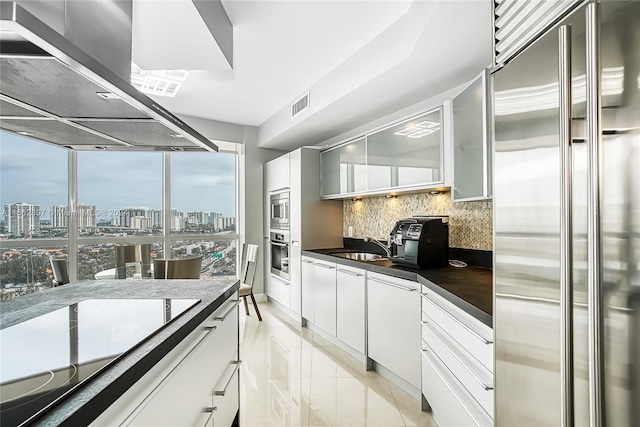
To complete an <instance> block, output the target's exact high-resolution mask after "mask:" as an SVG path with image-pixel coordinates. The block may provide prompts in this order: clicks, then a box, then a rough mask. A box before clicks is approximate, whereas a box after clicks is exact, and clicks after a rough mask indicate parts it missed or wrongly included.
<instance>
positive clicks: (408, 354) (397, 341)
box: [367, 273, 420, 388]
mask: <svg viewBox="0 0 640 427" xmlns="http://www.w3.org/2000/svg"><path fill="white" fill-rule="evenodd" d="M367 292H368V300H367V302H368V310H367V329H368V330H367V337H368V340H367V343H368V344H367V347H368V357H369V358H370V359H373V360H374V361H375V362H377V363H379V364H381V365H382V366H384V367H385V368H387V369H389V370H390V371H391V372H393V373H394V374H396V375H398V376H399V377H400V378H402V379H404V380H405V381H407V382H408V383H409V384H411V385H413V386H414V387H416V388H420V352H419V345H420V293H419V292H418V284H417V283H415V282H411V281H408V280H403V279H396V278H393V277H389V276H384V275H380V274H376V273H369V274H368V275H367Z"/></svg>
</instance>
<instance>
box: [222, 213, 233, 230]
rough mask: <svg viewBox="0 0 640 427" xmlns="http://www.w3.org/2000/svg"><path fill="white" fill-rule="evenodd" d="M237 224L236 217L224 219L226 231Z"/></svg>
mask: <svg viewBox="0 0 640 427" xmlns="http://www.w3.org/2000/svg"><path fill="white" fill-rule="evenodd" d="M235 223H236V217H234V216H225V217H223V218H222V228H223V229H226V228H229V227H231V226H233V225H234V224H235Z"/></svg>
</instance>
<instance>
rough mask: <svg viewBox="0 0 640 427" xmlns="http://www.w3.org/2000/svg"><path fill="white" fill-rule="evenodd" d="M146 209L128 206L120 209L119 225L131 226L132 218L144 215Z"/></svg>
mask: <svg viewBox="0 0 640 427" xmlns="http://www.w3.org/2000/svg"><path fill="white" fill-rule="evenodd" d="M146 211H147V209H146V208H139V207H128V208H126V209H122V210H121V211H120V227H126V228H132V226H131V223H132V218H133V217H136V216H145V213H146Z"/></svg>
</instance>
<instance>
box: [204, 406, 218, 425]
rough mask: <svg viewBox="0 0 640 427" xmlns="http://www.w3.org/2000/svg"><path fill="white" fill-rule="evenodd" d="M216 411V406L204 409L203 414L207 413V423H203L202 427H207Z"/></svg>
mask: <svg viewBox="0 0 640 427" xmlns="http://www.w3.org/2000/svg"><path fill="white" fill-rule="evenodd" d="M217 410H218V407H217V406H214V407H211V408H204V412H205V413H207V412H208V413H209V416H208V417H207V421H206V422H205V423H204V427H207V426H208V425H209V423H210V422H211V418H213V414H214V413H215V412H216V411H217Z"/></svg>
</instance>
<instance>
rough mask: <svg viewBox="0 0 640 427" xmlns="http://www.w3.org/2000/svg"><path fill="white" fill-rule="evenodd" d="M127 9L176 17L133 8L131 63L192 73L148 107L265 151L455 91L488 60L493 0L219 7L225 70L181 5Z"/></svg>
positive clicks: (232, 2) (227, 0)
mask: <svg viewBox="0 0 640 427" xmlns="http://www.w3.org/2000/svg"><path fill="white" fill-rule="evenodd" d="M136 1H137V2H140V1H143V2H144V4H145V5H147V6H146V9H147V10H149V7H148V6H149V4H151V3H159V4H161V6H160V7H158V8H157V9H156V10H157V11H159V10H161V9H163V10H165V9H167V8H168V7H169V5H170V4H173V5H174V7H175V6H176V5H179V6H180V9H179V10H181V12H180V13H171V12H166V11H165V12H163V13H155V14H154V13H150V12H144V8H140V7H139V6H134V34H133V35H134V49H133V55H134V57H133V60H134V62H137V60H136V57H138V58H140V59H139V60H142V61H143V62H146V63H152V64H153V65H154V66H155V67H157V68H166V69H171V68H172V67H173V68H175V66H176V65H177V64H180V65H188V66H189V68H190V69H192V71H191V73H190V75H189V77H188V79H187V81H186V82H185V83H184V84H183V86H182V88H181V89H180V92H179V93H178V94H177V95H176V97H175V98H154V99H156V101H157V102H159V103H161V104H162V105H163V106H164V107H165V108H167V109H168V110H169V111H171V112H173V113H174V114H177V115H189V116H194V117H200V118H205V119H211V120H217V121H222V122H229V123H236V124H242V125H252V126H260V145H261V146H263V147H268V148H281V149H289V148H295V146H300V145H303V144H310V143H317V142H320V141H322V140H324V139H327V138H330V137H332V136H335V135H337V134H338V133H340V132H344V131H346V130H348V129H349V127H350V126H351V127H355V126H358V125H361V124H363V123H366V122H367V121H370V120H372V119H375V118H377V117H379V116H380V115H381V114H389V113H391V112H393V111H394V110H393V109H399V108H402V107H405V106H407V105H410V104H412V103H416V102H419V101H420V100H423V99H426V98H429V97H430V96H433V95H435V94H437V93H440V92H444V91H445V90H448V89H450V88H452V87H455V86H457V85H459V84H460V83H463V82H464V81H467V80H469V79H471V78H472V77H473V76H474V75H476V74H477V73H479V72H480V70H481V69H482V68H483V67H484V66H487V65H489V63H490V61H491V7H490V1H491V0H433V1H420V0H415V1H403V0H386V1H369V0H359V1H330V0H324V1H322V0H321V1H318V0H308V1H300V0H298V1H280V0H262V1H244V0H223V5H224V7H225V9H226V11H227V14H228V16H229V19H230V20H231V23H232V24H233V26H234V42H233V45H234V46H233V48H234V53H233V55H234V58H233V69H229V67H228V64H225V63H224V61H217V60H207V59H208V58H216V55H219V52H215V42H214V41H213V40H212V39H211V40H207V38H206V36H198V34H201V33H203V30H202V29H201V28H199V27H201V26H202V23H201V22H198V18H197V14H195V13H192V12H191V11H190V10H189V9H188V7H189V4H190V1H189V0H170V1H167V0H136ZM136 10H138V14H137V15H136ZM174 10H178V9H174ZM167 17H169V18H173V19H171V20H170V21H167ZM176 17H178V19H176ZM143 28H144V29H145V30H144V33H147V34H151V33H152V32H153V31H156V32H158V31H161V32H162V33H163V34H164V35H165V37H163V38H160V37H159V38H158V39H156V44H155V49H152V48H151V46H149V47H148V48H145V47H146V44H149V43H151V41H149V39H148V38H147V39H146V41H144V42H141V40H143V39H142V38H141V36H140V33H139V31H140V30H141V29H143ZM154 28H155V30H154ZM137 34H138V35H137ZM166 34H170V35H171V37H166ZM136 46H137V47H136ZM159 46H161V48H158V47H159ZM210 46H211V47H210ZM143 53H144V55H143ZM143 56H144V60H143V59H142V58H143ZM163 64H166V66H163V67H160V66H161V65H163ZM225 65H226V67H225ZM143 68H146V67H144V66H143ZM202 68H207V69H202ZM308 90H309V91H310V99H311V108H310V109H309V110H307V111H306V112H305V113H303V114H301V115H300V118H298V117H297V118H296V119H294V120H292V119H291V118H290V117H289V113H288V112H289V108H290V104H291V103H292V102H293V101H294V100H295V99H297V98H298V97H299V96H301V95H303V94H304V93H305V92H306V91H308ZM376 115H377V116H376Z"/></svg>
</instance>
